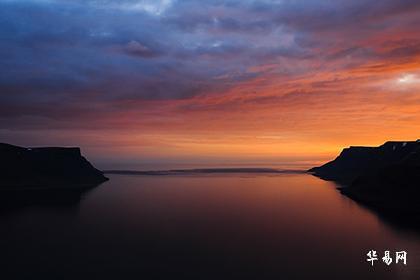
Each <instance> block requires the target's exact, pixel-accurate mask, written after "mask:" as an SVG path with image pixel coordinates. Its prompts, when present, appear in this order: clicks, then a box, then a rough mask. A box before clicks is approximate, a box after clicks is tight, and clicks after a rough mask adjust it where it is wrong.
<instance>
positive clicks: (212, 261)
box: [0, 174, 420, 279]
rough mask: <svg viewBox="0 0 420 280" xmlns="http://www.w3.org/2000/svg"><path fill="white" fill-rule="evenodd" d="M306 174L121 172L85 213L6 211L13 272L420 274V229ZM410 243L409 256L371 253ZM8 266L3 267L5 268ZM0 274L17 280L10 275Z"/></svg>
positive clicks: (5, 238) (95, 193)
mask: <svg viewBox="0 0 420 280" xmlns="http://www.w3.org/2000/svg"><path fill="white" fill-rule="evenodd" d="M335 187H336V186H335V185H334V184H332V183H329V182H325V181H322V180H319V179H317V178H315V177H312V176H308V175H302V174H290V175H287V174H282V175H276V176H267V175H256V174H248V175H237V174H236V175H227V174H225V175H214V174H213V175H208V176H205V175H201V176H167V177H165V176H163V177H160V176H157V177H150V176H126V175H124V176H120V175H113V176H111V180H110V181H109V182H106V183H104V184H103V185H101V186H100V187H99V188H95V189H93V190H91V191H90V192H89V193H88V194H87V195H85V196H82V197H83V199H82V200H81V201H80V203H79V204H78V206H77V211H70V212H67V213H62V212H57V211H55V209H54V208H40V207H32V206H31V207H26V208H25V210H23V211H20V212H19V213H17V214H14V215H6V216H2V217H0V225H1V226H2V227H3V228H4V229H5V230H3V231H1V232H0V245H1V248H3V256H4V257H5V259H6V260H7V266H6V267H5V268H4V269H3V270H2V271H1V272H0V273H6V274H8V275H9V276H10V275H13V276H14V278H15V279H21V278H24V277H28V278H31V279H33V278H36V279H38V278H39V277H42V279H133V278H135V279H318V278H322V279H338V278H339V279H417V278H416V277H417V276H418V272H419V270H418V269H419V263H420V262H419V260H420V243H419V238H418V236H413V235H408V234H404V233H400V232H399V233H398V234H396V232H395V231H393V230H391V228H389V227H388V226H387V225H385V224H384V223H383V222H382V221H381V220H379V219H378V218H377V216H375V215H373V214H372V212H370V211H368V210H366V209H364V208H361V207H360V206H359V205H358V204H356V203H355V202H353V201H352V200H350V199H348V198H346V197H344V196H342V195H340V194H339V192H337V190H336V189H335ZM371 249H375V250H377V251H378V252H381V251H383V250H395V249H405V250H407V251H408V258H409V265H408V266H407V267H402V266H397V265H394V266H390V267H387V266H386V265H384V264H381V263H378V264H377V265H376V266H375V267H374V269H372V268H371V267H370V266H369V264H368V263H367V262H366V261H365V259H366V258H365V254H366V253H367V252H368V250H371ZM1 276H2V275H0V277H1ZM2 279H13V278H10V277H4V278H2Z"/></svg>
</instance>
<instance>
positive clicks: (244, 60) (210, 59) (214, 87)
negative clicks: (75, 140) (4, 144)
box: [0, 0, 420, 135]
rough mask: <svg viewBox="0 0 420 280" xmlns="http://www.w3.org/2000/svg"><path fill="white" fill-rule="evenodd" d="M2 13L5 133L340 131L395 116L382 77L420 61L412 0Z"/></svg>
mask: <svg viewBox="0 0 420 280" xmlns="http://www.w3.org/2000/svg"><path fill="white" fill-rule="evenodd" d="M0 19H1V24H0V67H1V69H2V75H0V128H2V129H4V130H7V129H14V130H16V129H22V130H27V129H35V128H36V129H47V128H50V127H54V128H56V129H59V128H61V129H123V128H124V129H128V128H129V129H139V130H142V131H154V132H156V130H157V129H159V128H162V129H165V130H168V131H175V132H176V133H180V134H182V133H198V131H200V132H201V133H204V132H203V129H202V128H201V127H202V126H205V127H207V128H208V127H210V128H209V129H210V130H212V131H222V132H224V133H228V132H232V131H236V130H237V131H238V133H244V131H247V129H248V128H249V129H250V127H252V129H254V130H255V131H260V130H264V129H265V130H269V131H265V132H267V135H277V134H278V133H280V132H282V131H283V132H285V133H286V132H288V133H290V131H294V130H295V129H297V128H300V129H302V130H305V131H308V133H309V132H310V131H312V130H313V129H319V130H322V129H324V130H328V131H331V130H333V129H334V128H337V127H336V125H335V124H334V123H338V122H339V121H340V118H341V120H346V121H349V122H350V123H353V124H354V123H357V121H360V120H362V122H361V126H362V125H363V124H364V125H367V124H372V123H373V121H372V119H373V117H372V116H373V115H375V116H377V114H379V113H376V112H375V113H372V115H371V116H367V117H364V116H363V114H362V113H363V112H362V111H367V109H373V110H381V109H383V108H388V109H387V110H385V111H386V112H387V114H385V113H384V114H385V115H384V116H383V119H387V118H389V117H390V116H393V117H395V115H397V111H398V110H397V109H395V108H394V107H393V105H392V104H391V103H389V104H388V103H387V102H391V101H392V100H393V98H395V93H394V92H393V90H394V88H392V87H390V88H385V87H379V86H378V85H379V84H382V85H384V84H386V85H387V82H386V81H394V82H395V81H396V80H397V79H398V77H404V75H407V73H408V74H410V73H413V74H412V75H416V77H417V75H418V74H417V71H418V69H419V68H420V65H419V63H417V61H419V56H420V47H419V46H420V40H419V39H418V38H420V32H419V30H418V28H417V26H419V24H420V3H419V1H414V0H403V1H393V0H392V1H391V0H385V1H379V2H378V1H372V0H356V1H345V0H337V1H328V0H326V1H315V0H310V1H291V0H290V1H289V0H282V1H268V0H267V1H251V0H242V1H239V0H229V1H221V0H220V1H219V0H216V1H209V0H204V1H192V0H185V1H169V0H161V1H139V0H138V1H134V0H123V1H116V0H89V1H78V0H74V1H73V0H72V1H69V0H49V1H46V0H44V1H39V0H38V1H36V0H21V1H2V2H0ZM379 88H380V90H379ZM406 88H408V89H407V91H409V92H406V94H404V97H399V98H404V100H406V101H410V104H411V105H410V106H414V105H413V104H418V101H417V99H416V98H415V96H414V94H413V92H414V91H415V90H416V89H418V86H417V83H414V85H410V87H406ZM366 100H368V101H369V102H370V103H371V104H372V105H369V106H372V107H369V106H368V105H363V104H364V103H365V102H367V101H366ZM360 104H362V105H360ZM407 104H408V103H407ZM401 106H402V107H401V108H402V109H401V112H404V113H405V114H407V115H408V116H411V117H413V115H414V119H416V118H415V113H416V112H417V111H416V109H413V108H412V107H410V108H408V106H409V105H404V106H407V107H404V106H403V105H401ZM325 108H326V109H328V110H327V113H325V115H323V114H324V112H323V109H325ZM358 108H360V110H359V109H358ZM390 108H391V109H390ZM327 116H328V117H331V121H330V120H328V119H327V120H325V118H327ZM320 119H322V122H321V120H320ZM356 120H357V121H356ZM363 122H364V123H363ZM378 123H381V122H380V121H379V122H378ZM322 124H323V125H322ZM326 125H328V126H329V128H326ZM353 128H354V129H353V132H354V131H356V128H355V127H353ZM411 128H413V126H411ZM276 130H279V131H280V132H278V131H276ZM175 132H174V133H175ZM247 133H249V132H247ZM291 134H293V133H291Z"/></svg>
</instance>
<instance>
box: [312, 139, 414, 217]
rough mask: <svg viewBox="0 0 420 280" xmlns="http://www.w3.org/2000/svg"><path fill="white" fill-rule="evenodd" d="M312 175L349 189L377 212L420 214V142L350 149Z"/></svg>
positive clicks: (313, 171)
mask: <svg viewBox="0 0 420 280" xmlns="http://www.w3.org/2000/svg"><path fill="white" fill-rule="evenodd" d="M309 172H311V173H313V174H314V175H315V176H318V177H320V178H322V179H326V180H333V181H336V182H339V183H341V184H343V185H345V187H343V188H340V191H341V192H342V193H343V194H345V195H347V196H349V197H351V198H353V199H355V200H357V201H360V202H362V203H365V204H367V205H369V206H373V207H374V208H380V209H382V210H392V211H399V212H401V213H420V140H417V141H411V142H387V143H385V144H383V145H381V146H379V147H350V148H347V149H344V150H343V152H342V153H341V154H340V155H339V156H338V157H337V158H336V159H335V160H333V161H331V162H328V163H326V164H324V165H322V166H320V167H315V168H312V169H310V170H309Z"/></svg>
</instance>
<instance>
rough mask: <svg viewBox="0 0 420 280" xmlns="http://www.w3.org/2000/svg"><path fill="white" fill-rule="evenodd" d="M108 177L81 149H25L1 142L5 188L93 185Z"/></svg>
mask: <svg viewBox="0 0 420 280" xmlns="http://www.w3.org/2000/svg"><path fill="white" fill-rule="evenodd" d="M106 180H107V178H106V177H105V176H104V175H103V174H102V172H101V171H99V170H97V169H96V168H94V167H93V166H92V165H91V164H90V163H89V162H88V161H87V160H86V159H85V158H84V157H83V156H82V155H81V153H80V149H79V148H58V147H49V148H23V147H18V146H14V145H10V144H4V143H0V187H1V188H3V189H4V188H12V189H13V188H66V187H90V186H94V185H97V184H99V183H102V182H104V181H106Z"/></svg>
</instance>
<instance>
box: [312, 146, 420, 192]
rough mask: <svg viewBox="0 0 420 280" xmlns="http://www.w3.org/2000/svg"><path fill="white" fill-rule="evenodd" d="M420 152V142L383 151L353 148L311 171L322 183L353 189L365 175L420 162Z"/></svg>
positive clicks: (373, 148)
mask: <svg viewBox="0 0 420 280" xmlns="http://www.w3.org/2000/svg"><path fill="white" fill-rule="evenodd" d="M419 152H420V140H417V141H409V142H396V141H393V142H386V143H385V144H383V145H381V146H379V147H350V148H346V149H344V150H343V151H342V152H341V154H340V155H339V156H338V157H337V158H336V159H334V160H333V161H330V162H328V163H326V164H324V165H322V166H320V167H314V168H312V169H310V170H308V171H309V172H311V173H313V174H314V175H315V176H318V177H320V178H322V179H325V180H332V181H337V182H340V183H343V184H346V185H350V184H352V183H353V182H354V181H355V180H356V179H358V178H359V177H360V176H361V175H365V174H367V173H375V172H380V171H379V170H382V169H384V168H391V166H396V165H399V164H406V165H408V164H410V163H409V162H410V161H413V160H414V161H416V159H415V158H416V155H418V153H419ZM404 162H405V163H404Z"/></svg>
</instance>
